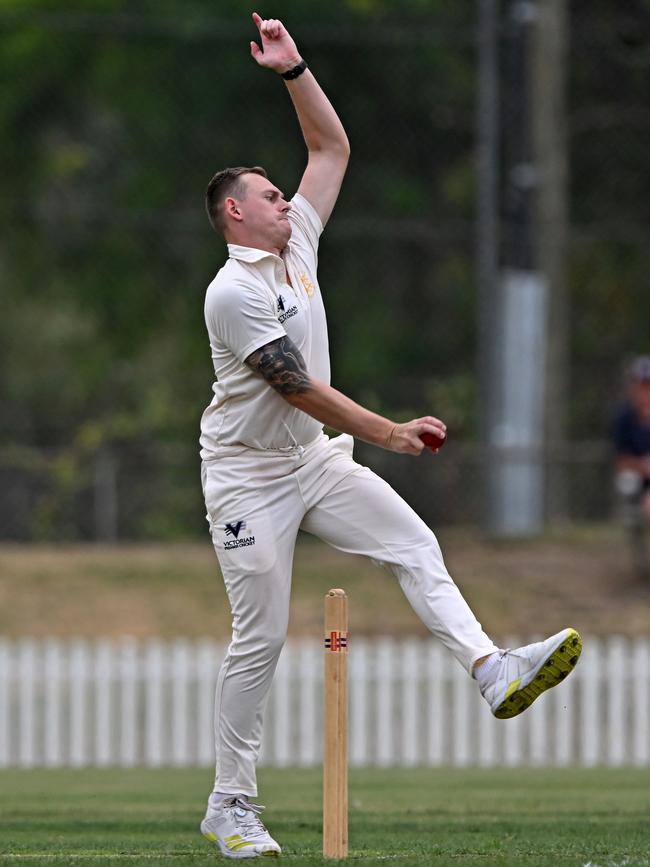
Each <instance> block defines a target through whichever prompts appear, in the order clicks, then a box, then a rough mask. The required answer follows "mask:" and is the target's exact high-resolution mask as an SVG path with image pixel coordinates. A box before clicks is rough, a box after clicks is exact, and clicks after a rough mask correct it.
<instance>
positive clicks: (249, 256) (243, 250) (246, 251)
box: [228, 244, 284, 264]
mask: <svg viewBox="0 0 650 867" xmlns="http://www.w3.org/2000/svg"><path fill="white" fill-rule="evenodd" d="M228 255H229V256H230V258H231V259H237V260H238V261H239V262H250V263H251V264H254V263H255V262H261V261H262V259H275V260H276V261H279V262H282V259H281V258H280V256H276V255H275V253H269V252H268V250H258V249H257V247H240V246H239V244H228ZM283 264H284V263H283Z"/></svg>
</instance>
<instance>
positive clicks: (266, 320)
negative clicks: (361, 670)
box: [201, 13, 581, 858]
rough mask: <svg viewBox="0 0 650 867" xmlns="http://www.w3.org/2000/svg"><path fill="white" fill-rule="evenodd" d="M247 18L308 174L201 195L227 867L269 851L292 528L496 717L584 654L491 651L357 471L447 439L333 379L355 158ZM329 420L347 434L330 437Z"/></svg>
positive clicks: (208, 820) (308, 88)
mask: <svg viewBox="0 0 650 867" xmlns="http://www.w3.org/2000/svg"><path fill="white" fill-rule="evenodd" d="M253 22H254V24H255V26H256V27H257V29H258V32H259V40H260V44H257V43H256V42H251V44H250V51H251V55H252V58H253V60H254V61H256V62H257V63H258V64H259V66H261V67H264V68H265V69H267V70H270V71H271V72H273V73H275V74H277V75H278V77H280V78H282V79H283V83H284V86H285V87H286V89H287V91H288V93H289V96H290V98H291V100H292V102H293V105H294V108H295V111H296V115H297V118H298V122H299V124H300V129H301V131H302V135H303V137H304V140H305V145H306V149H307V165H306V168H305V170H304V174H303V175H302V178H301V181H300V185H299V187H298V191H297V192H296V193H295V195H294V196H293V197H292V198H290V199H288V198H287V197H286V196H285V194H284V192H283V191H282V190H280V189H278V187H277V186H276V185H275V184H274V183H273V182H272V181H271V180H270V179H269V178H268V177H267V174H266V172H265V171H264V169H263V168H260V167H259V166H254V167H238V168H228V169H224V170H222V171H220V172H218V173H217V174H216V175H215V176H214V177H213V178H212V180H211V181H210V183H209V186H208V188H207V193H206V207H207V212H208V216H209V219H210V222H211V224H212V226H213V228H214V229H215V231H216V232H217V234H218V235H220V236H221V237H223V239H224V240H225V241H226V243H227V245H228V260H227V261H226V263H225V265H224V266H223V267H222V268H221V269H220V271H219V272H218V273H217V275H216V277H215V278H214V280H213V281H212V283H211V284H210V286H209V288H208V290H207V295H206V299H205V320H206V325H207V329H208V334H209V338H210V348H211V352H212V362H213V365H214V372H215V377H216V381H215V383H214V386H213V391H214V397H213V399H212V402H211V403H210V405H209V406H208V407H207V409H206V410H205V412H204V414H203V418H202V421H201V458H202V471H201V473H202V475H201V477H202V484H203V492H204V496H205V503H206V511H207V518H208V521H209V524H210V530H211V535H212V540H213V543H214V547H215V550H216V553H217V557H218V559H219V564H220V567H221V571H222V573H223V579H224V582H225V586H226V590H227V593H228V599H229V601H230V605H231V608H232V616H233V621H232V640H231V642H230V645H229V648H228V651H227V654H226V657H225V659H224V661H223V664H222V666H221V670H220V672H219V677H218V681H217V688H216V700H215V748H216V775H215V782H214V790H213V792H212V794H211V795H210V797H209V800H208V808H207V812H206V815H205V818H204V819H203V821H202V823H201V831H202V833H203V835H204V836H205V837H206V838H207V839H208V840H210V841H211V842H212V843H214V844H215V845H216V846H217V847H218V849H219V850H220V852H221V853H222V854H223V855H225V856H226V857H229V858H253V857H258V856H268V855H277V854H279V853H280V846H279V845H278V843H276V841H275V840H274V839H273V838H272V837H271V835H270V834H269V832H268V831H267V829H266V828H265V826H264V825H263V823H262V821H261V819H260V812H261V809H262V808H261V807H259V806H258V805H256V804H254V803H253V802H252V800H251V799H253V798H255V797H256V796H257V782H256V762H257V757H258V753H259V749H260V743H261V738H262V725H263V718H264V707H265V703H266V698H267V695H268V692H269V687H270V686H271V681H272V678H273V674H274V671H275V667H276V663H277V660H278V656H279V654H280V651H281V649H282V646H283V643H284V641H285V637H286V633H287V623H288V616H289V597H290V592H291V572H292V561H293V554H294V548H295V544H296V537H297V534H298V531H299V530H303V531H305V532H307V533H312V534H313V535H315V536H317V537H318V538H320V539H322V540H324V541H325V542H327V543H328V544H330V545H332V546H334V547H335V548H337V549H338V550H340V551H347V552H350V553H352V554H363V555H364V556H366V557H370V558H371V559H372V560H373V561H375V562H376V563H378V564H380V565H382V566H383V567H385V568H386V569H388V570H390V571H391V572H392V573H393V575H394V576H395V578H396V579H397V580H398V581H399V583H400V586H401V587H402V590H403V591H404V593H405V594H406V597H407V598H408V600H409V602H410V603H411V605H412V607H413V609H414V610H415V612H416V614H417V615H418V616H419V617H420V618H421V620H422V621H423V622H424V623H425V625H426V626H427V627H428V629H429V630H430V631H431V632H432V634H433V635H435V636H436V637H437V638H438V639H440V641H442V643H443V644H444V645H445V647H447V648H448V649H449V650H450V651H451V652H452V654H453V655H454V656H455V657H456V659H457V660H458V661H459V662H460V664H461V665H462V666H463V667H464V668H465V670H466V671H467V672H468V674H469V675H470V676H472V677H474V678H475V679H476V680H477V683H478V687H479V689H480V691H481V693H482V695H483V696H484V697H485V699H486V700H487V702H488V703H489V705H490V708H491V710H492V713H493V714H494V715H495V716H497V717H500V718H506V717H511V716H515V715H516V714H518V713H521V711H523V710H525V709H526V708H527V707H528V706H529V705H530V704H531V703H532V702H533V701H534V700H535V698H536V697H537V696H538V695H539V694H540V693H541V692H543V691H544V690H546V689H548V688H549V687H552V686H555V685H556V684H557V683H559V682H560V681H561V680H562V679H563V678H564V677H565V676H566V675H567V674H568V673H569V672H570V671H571V670H572V668H573V666H574V665H575V663H576V662H577V659H578V656H579V654H580V649H581V641H580V636H579V635H578V634H577V632H575V630H573V629H564V630H562V631H561V632H559V633H558V634H557V635H554V636H552V637H551V638H548V639H547V640H546V641H542V642H539V643H536V644H531V645H529V646H527V647H522V648H519V649H517V650H501V649H499V648H498V647H496V646H495V644H494V643H493V642H492V640H491V639H490V638H489V637H488V636H487V635H486V634H485V632H484V631H483V629H482V628H481V625H480V623H479V622H478V621H477V619H476V617H475V616H474V614H473V613H472V611H471V610H470V608H469V606H468V605H467V603H466V602H465V600H464V599H463V597H462V596H461V594H460V591H459V590H458V588H457V587H456V585H455V583H454V582H453V580H452V579H451V577H450V576H449V574H448V573H447V570H446V568H445V565H444V562H443V558H442V554H441V551H440V547H439V545H438V542H437V540H436V537H435V536H434V534H433V532H432V531H431V530H430V529H429V527H428V526H427V525H426V524H425V523H424V521H422V520H421V519H420V518H419V517H418V515H417V514H416V513H415V512H414V511H413V510H412V509H411V508H410V506H408V505H407V504H406V503H405V502H404V500H403V499H402V498H401V497H400V496H399V495H398V494H397V493H396V492H395V491H394V490H393V489H392V488H391V487H390V486H389V485H388V484H387V483H386V482H385V481H383V480H382V479H381V478H379V477H378V476H377V475H375V473H373V472H372V471H371V470H369V469H368V468H366V467H362V466H360V465H359V464H357V463H356V462H355V461H354V459H353V457H352V450H353V438H355V437H357V438H359V439H361V440H364V441H365V442H367V443H371V444H373V445H375V446H378V447H379V448H384V449H388V450H389V451H393V452H398V453H400V454H405V455H412V456H414V457H416V458H417V457H418V456H419V455H421V454H422V452H423V450H424V449H425V446H424V443H423V442H422V440H421V438H420V436H421V435H422V434H424V435H425V436H426V435H432V436H434V437H438V438H439V439H442V440H444V438H445V435H446V428H445V425H444V423H443V422H442V421H440V419H438V418H435V417H433V416H430V415H426V416H423V417H422V418H416V419H413V420H412V421H409V422H406V423H404V424H397V423H396V422H394V421H392V420H391V419H388V418H384V417H383V416H381V415H377V414H376V413H373V412H370V411H368V410H367V409H365V408H364V407H362V406H360V405H359V404H357V403H355V402H354V401H352V400H350V399H349V398H348V397H346V396H345V395H344V394H342V393H341V392H340V391H337V390H336V389H334V388H332V386H331V385H330V361H329V350H328V337H327V323H326V318H325V308H324V305H323V296H322V295H321V289H320V286H319V283H318V274H317V264H318V244H319V239H320V235H321V233H322V231H323V228H324V226H325V225H326V224H327V222H328V220H329V218H330V215H331V213H332V209H333V208H334V205H335V203H336V199H337V197H338V194H339V190H340V187H341V183H342V181H343V176H344V175H345V171H346V167H347V163H348V157H349V153H350V148H349V144H348V139H347V136H346V134H345V130H344V129H343V126H342V124H341V121H340V120H339V118H338V116H337V114H336V112H335V110H334V108H333V107H332V105H331V103H330V102H329V100H328V98H327V97H326V96H325V94H324V93H323V91H322V90H321V88H320V86H319V85H318V83H317V81H316V78H315V77H314V75H313V73H312V71H311V70H310V69H309V68H308V66H307V63H306V62H305V60H304V59H303V57H302V56H301V54H300V52H299V51H298V48H297V47H296V44H295V42H294V40H293V39H292V38H291V36H290V34H289V33H288V32H287V29H286V28H285V27H284V25H283V24H282V22H280V21H278V20H275V19H266V20H263V19H262V18H260V16H259V15H257V14H256V13H254V14H253ZM323 425H327V426H328V427H329V428H332V429H334V430H336V431H340V432H341V434H340V436H336V437H333V438H329V437H328V436H326V435H325V434H324V433H323Z"/></svg>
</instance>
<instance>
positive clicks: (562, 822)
mask: <svg viewBox="0 0 650 867" xmlns="http://www.w3.org/2000/svg"><path fill="white" fill-rule="evenodd" d="M209 785H210V773H209V771H206V770H81V771H70V770H65V771H59V770H56V771H54V770H50V771H41V770H39V771H13V770H12V771H3V772H0V864H2V865H16V864H26V865H27V864H28V865H30V867H34V865H41V864H42V865H48V867H63V865H75V864H78V865H84V864H88V865H99V864H108V865H111V864H125V865H129V867H172V865H174V867H185V865H196V867H204V865H205V867H208V865H210V864H213V863H214V862H215V859H217V860H218V861H220V863H226V861H225V860H223V859H221V858H220V857H219V856H217V854H216V851H215V850H213V848H212V847H211V846H210V844H208V843H207V842H205V841H203V839H202V838H201V837H200V835H199V834H198V833H197V826H198V822H199V820H200V818H201V814H202V809H203V803H204V798H205V795H206V790H207V788H208V787H209ZM320 785H321V778H320V773H319V772H318V771H311V770H293V769H290V770H281V771H280V770H266V771H264V770H263V771H262V772H261V773H260V792H261V797H260V800H261V801H262V802H263V803H266V804H267V805H268V809H267V812H266V814H265V820H266V823H267V824H268V826H269V829H270V830H271V832H272V833H273V834H274V835H275V837H276V838H277V839H278V841H279V842H280V844H281V845H282V846H283V850H284V851H283V856H282V858H283V860H284V861H285V862H288V863H290V864H292V865H296V867H298V865H311V864H321V863H323V861H322V858H321V855H320V851H321V795H320ZM349 860H350V861H351V862H352V863H354V864H358V865H371V864H384V863H387V864H394V865H400V867H402V865H403V867H407V865H409V867H410V865H418V867H420V865H425V864H430V865H463V864H468V865H499V867H514V865H526V867H565V865H566V867H578V865H580V867H583V865H590V867H623V865H625V867H641V865H644V867H645V865H649V864H650V790H649V788H648V773H647V771H633V770H629V769H612V770H603V769H593V770H591V769H590V770H584V769H582V770H570V769H562V770H548V769H545V770H530V769H528V770H521V769H518V770H514V769H499V770H481V769H463V770H451V769H413V770H363V771H354V772H353V773H352V774H351V780H350V859H349ZM325 863H331V862H325Z"/></svg>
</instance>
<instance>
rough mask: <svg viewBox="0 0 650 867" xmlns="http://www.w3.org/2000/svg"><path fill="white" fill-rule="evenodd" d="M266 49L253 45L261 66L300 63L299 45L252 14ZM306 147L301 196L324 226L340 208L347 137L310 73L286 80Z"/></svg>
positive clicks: (276, 24)
mask: <svg viewBox="0 0 650 867" xmlns="http://www.w3.org/2000/svg"><path fill="white" fill-rule="evenodd" d="M253 21H254V22H255V24H256V26H257V29H258V30H259V34H260V39H261V42H262V47H261V48H260V47H259V45H257V43H256V42H251V54H252V56H253V57H254V58H255V60H256V61H257V62H258V63H259V65H260V66H265V67H267V68H268V69H272V70H274V71H275V72H277V73H279V74H282V73H284V72H289V71H290V70H292V69H294V68H295V67H296V66H298V65H299V64H300V63H301V62H302V57H301V56H300V52H299V51H298V49H297V47H296V43H295V42H294V41H293V39H292V38H291V36H290V35H289V33H288V31H287V29H286V28H285V26H284V25H283V24H282V22H281V21H278V20H277V19H275V18H269V19H262V18H260V16H259V15H258V14H257V12H254V13H253ZM285 83H286V86H287V89H288V91H289V94H290V96H291V99H292V101H293V104H294V107H295V109H296V114H297V115H298V122H299V123H300V128H301V130H302V134H303V136H304V138H305V143H306V145H307V152H308V158H307V168H306V169H305V173H304V174H303V176H302V180H301V181H300V186H299V187H298V192H299V193H300V194H301V195H303V196H304V197H305V198H306V199H307V200H308V201H309V202H310V203H311V205H312V206H313V207H314V208H315V209H316V211H317V213H318V216H319V217H320V219H321V222H322V223H323V225H325V223H327V221H328V219H329V217H330V214H331V213H332V210H333V208H334V205H335V204H336V199H337V198H338V194H339V190H340V189H341V183H342V181H343V176H344V175H345V170H346V167H347V164H348V158H349V156H350V145H349V142H348V137H347V136H346V134H345V130H344V129H343V124H342V123H341V121H340V120H339V118H338V115H337V114H336V112H335V111H334V108H333V106H332V104H331V102H330V101H329V99H328V98H327V97H326V96H325V94H324V93H323V91H322V90H321V87H320V85H319V84H318V82H317V81H316V79H315V78H314V76H313V74H312V73H311V72H310V70H309V69H305V71H304V72H302V73H301V74H300V75H299V76H298V77H297V78H295V79H293V80H289V81H285Z"/></svg>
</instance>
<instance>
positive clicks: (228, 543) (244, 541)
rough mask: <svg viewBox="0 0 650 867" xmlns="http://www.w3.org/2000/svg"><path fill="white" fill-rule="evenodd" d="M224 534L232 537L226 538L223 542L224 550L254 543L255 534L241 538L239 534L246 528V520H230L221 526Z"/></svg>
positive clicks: (244, 546)
mask: <svg viewBox="0 0 650 867" xmlns="http://www.w3.org/2000/svg"><path fill="white" fill-rule="evenodd" d="M222 529H223V531H224V532H225V534H226V536H233V538H232V539H226V540H225V542H224V543H223V547H224V550H226V551H228V550H230V549H231V548H246V547H248V546H249V545H254V544H255V536H244V537H242V538H241V539H240V538H239V534H240V533H241V532H242V530H245V529H246V521H230V522H229V523H228V524H224V526H223V527H222Z"/></svg>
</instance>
